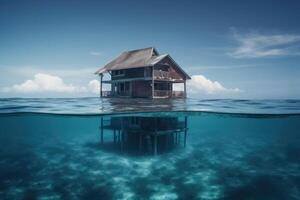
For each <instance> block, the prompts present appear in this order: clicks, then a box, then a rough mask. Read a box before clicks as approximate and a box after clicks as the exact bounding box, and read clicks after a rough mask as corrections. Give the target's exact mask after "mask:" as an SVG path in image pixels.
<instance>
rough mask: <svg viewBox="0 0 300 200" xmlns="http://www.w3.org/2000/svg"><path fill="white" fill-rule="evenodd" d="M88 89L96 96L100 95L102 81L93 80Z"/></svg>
mask: <svg viewBox="0 0 300 200" xmlns="http://www.w3.org/2000/svg"><path fill="white" fill-rule="evenodd" d="M88 89H89V91H91V92H92V93H94V94H99V92H100V81H98V80H92V81H90V82H89V84H88Z"/></svg>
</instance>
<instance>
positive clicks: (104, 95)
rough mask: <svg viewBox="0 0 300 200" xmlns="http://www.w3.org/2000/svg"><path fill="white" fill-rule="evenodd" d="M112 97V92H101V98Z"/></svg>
mask: <svg viewBox="0 0 300 200" xmlns="http://www.w3.org/2000/svg"><path fill="white" fill-rule="evenodd" d="M110 96H112V92H111V91H106V90H105V91H102V97H110Z"/></svg>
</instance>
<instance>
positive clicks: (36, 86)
mask: <svg viewBox="0 0 300 200" xmlns="http://www.w3.org/2000/svg"><path fill="white" fill-rule="evenodd" d="M99 89H100V83H99V81H98V80H91V81H90V82H89V83H88V84H87V85H86V86H78V85H76V86H75V85H73V84H68V83H65V82H64V81H63V79H62V78H60V77H59V76H53V75H49V74H43V73H38V74H35V75H34V77H33V79H29V80H26V81H24V82H23V83H21V84H15V85H13V86H11V87H5V88H3V89H2V92H12V93H18V94H37V93H39V94H41V93H44V94H48V93H51V94H69V95H70V94H78V95H82V94H98V93H99Z"/></svg>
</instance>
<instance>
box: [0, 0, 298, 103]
mask: <svg viewBox="0 0 300 200" xmlns="http://www.w3.org/2000/svg"><path fill="white" fill-rule="evenodd" d="M299 10H300V1H297V0H295V1H287V0H282V1H277V0H272V1H269V0H264V1H261V0H257V1H256V0H251V1H230V0H229V1H218V0H210V1H192V0H190V1H183V0H182V1H177V0H173V1H166V0H164V1H155V0H152V1H121V0H120V1H115V0H109V1H76V0H75V1H62V0H59V1H56V0H52V1H50V0H48V1H45V0H39V1H30V0H26V1H23V0H22V1H15V0H0V98H1V97H2V98H6V97H79V96H98V95H99V92H98V91H99V90H98V89H99V82H98V80H99V79H98V77H97V76H95V75H94V74H93V72H95V71H96V70H97V69H98V68H100V67H102V66H104V65H105V64H106V63H108V62H109V61H111V60H112V59H113V58H115V57H116V56H118V55H119V54H120V53H122V52H123V51H126V50H132V49H139V48H145V47H155V48H156V49H157V50H158V52H159V53H168V54H170V55H171V56H172V58H173V59H174V60H175V61H176V62H177V63H178V64H179V65H180V66H181V67H182V68H183V69H184V70H185V71H186V72H187V73H188V74H190V75H191V77H192V80H190V81H189V82H188V95H189V96H190V97H193V98H241V99H244V98H248V99H297V98H300V66H299V65H300V20H299V19H300V12H299Z"/></svg>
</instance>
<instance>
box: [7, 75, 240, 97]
mask: <svg viewBox="0 0 300 200" xmlns="http://www.w3.org/2000/svg"><path fill="white" fill-rule="evenodd" d="M182 89H183V88H182V85H174V90H182ZM187 89H188V94H191V95H199V94H205V95H209V96H213V95H226V94H234V93H238V92H240V90H239V89H238V88H235V89H230V88H225V87H224V86H223V85H222V84H220V83H219V82H217V81H211V80H209V79H207V78H206V77H205V76H203V75H194V76H192V79H191V80H189V81H188V82H187ZM99 90H100V82H99V81H98V80H96V79H94V80H91V81H89V82H88V83H87V84H81V86H80V85H73V84H70V83H66V82H65V81H64V80H63V79H62V78H61V77H59V76H54V75H49V74H44V73H38V74H35V75H34V77H33V78H32V79H28V80H26V81H24V82H23V83H20V84H15V85H13V86H11V87H6V88H2V92H6V93H13V94H20V95H22V94H23V95H46V96H48V95H50V94H51V96H72V95H76V96H91V95H98V94H99ZM103 90H110V88H109V85H103Z"/></svg>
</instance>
